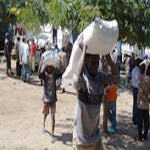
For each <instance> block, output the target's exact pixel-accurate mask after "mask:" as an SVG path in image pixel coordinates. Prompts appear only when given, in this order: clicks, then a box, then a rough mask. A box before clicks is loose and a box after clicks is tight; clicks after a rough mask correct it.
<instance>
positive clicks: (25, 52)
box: [21, 42, 29, 64]
mask: <svg viewBox="0 0 150 150" xmlns="http://www.w3.org/2000/svg"><path fill="white" fill-rule="evenodd" d="M21 62H22V64H28V63H29V46H28V44H27V43H24V42H23V43H22V45H21Z"/></svg>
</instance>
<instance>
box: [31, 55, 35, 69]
mask: <svg viewBox="0 0 150 150" xmlns="http://www.w3.org/2000/svg"><path fill="white" fill-rule="evenodd" d="M32 71H33V72H35V56H33V57H32Z"/></svg>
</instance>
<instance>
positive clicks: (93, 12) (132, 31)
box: [19, 0, 150, 48]
mask: <svg viewBox="0 0 150 150" xmlns="http://www.w3.org/2000/svg"><path fill="white" fill-rule="evenodd" d="M96 16H98V17H101V18H102V19H106V20H111V19H116V20H117V21H118V24H119V29H120V34H119V39H120V40H122V41H123V42H128V43H129V44H131V45H135V44H138V47H139V48H141V47H142V46H143V47H146V46H150V23H149V20H150V1H146V0H143V1H142V0H43V1H41V0H27V5H26V7H25V8H23V9H22V11H21V14H20V17H19V21H21V22H23V24H26V25H27V26H28V27H30V28H35V29H38V28H39V26H40V24H46V23H48V22H50V23H52V24H53V25H54V26H56V27H58V26H61V27H62V28H68V29H69V30H72V29H76V30H77V32H78V33H80V32H81V31H82V30H83V29H84V28H85V27H86V26H87V25H88V24H90V23H91V22H92V21H93V20H94V18H95V17H96Z"/></svg>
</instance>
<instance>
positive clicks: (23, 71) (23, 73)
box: [22, 64, 26, 82]
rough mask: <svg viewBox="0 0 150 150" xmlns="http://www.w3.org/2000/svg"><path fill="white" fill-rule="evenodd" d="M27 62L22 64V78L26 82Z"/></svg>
mask: <svg viewBox="0 0 150 150" xmlns="http://www.w3.org/2000/svg"><path fill="white" fill-rule="evenodd" d="M25 73H26V71H25V64H23V65H22V80H23V81H24V82H25V81H26V77H25Z"/></svg>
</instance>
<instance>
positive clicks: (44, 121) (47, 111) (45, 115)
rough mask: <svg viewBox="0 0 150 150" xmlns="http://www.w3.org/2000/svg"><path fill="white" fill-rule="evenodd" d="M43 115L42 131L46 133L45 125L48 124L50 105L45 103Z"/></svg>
mask: <svg viewBox="0 0 150 150" xmlns="http://www.w3.org/2000/svg"><path fill="white" fill-rule="evenodd" d="M43 114H44V118H43V128H42V130H43V133H45V123H46V119H47V116H48V114H49V103H44V108H43Z"/></svg>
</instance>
